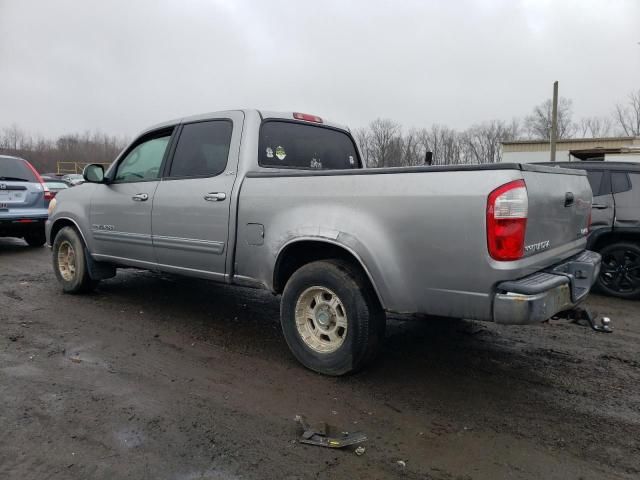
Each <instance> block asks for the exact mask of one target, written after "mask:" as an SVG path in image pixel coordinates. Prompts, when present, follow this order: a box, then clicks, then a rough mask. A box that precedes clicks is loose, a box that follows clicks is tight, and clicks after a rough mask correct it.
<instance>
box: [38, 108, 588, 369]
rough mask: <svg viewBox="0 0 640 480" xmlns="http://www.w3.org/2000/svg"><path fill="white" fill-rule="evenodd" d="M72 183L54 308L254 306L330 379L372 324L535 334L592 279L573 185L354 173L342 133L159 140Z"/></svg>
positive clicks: (453, 171) (257, 120)
mask: <svg viewBox="0 0 640 480" xmlns="http://www.w3.org/2000/svg"><path fill="white" fill-rule="evenodd" d="M85 177H86V180H87V183H85V184H84V185H82V186H81V187H77V188H71V189H69V190H66V191H63V192H61V193H60V194H59V195H58V197H56V199H54V200H53V201H52V203H51V209H50V217H49V220H48V221H47V236H48V238H49V242H50V243H51V245H52V247H53V266H54V272H55V275H56V277H57V279H58V281H59V282H60V284H61V286H62V288H63V289H64V291H66V292H69V293H75V292H82V291H87V290H90V289H91V288H93V287H94V286H95V285H96V283H97V282H98V281H99V280H100V279H103V278H109V277H111V276H113V275H115V273H116V267H138V268H144V269H150V270H156V271H164V272H170V273H176V274H183V275H187V276H193V277H200V278H206V279H211V280H214V281H218V282H224V283H232V284H237V285H244V286H252V287H257V288H266V289H268V290H270V291H272V292H274V293H276V294H282V300H281V325H282V329H283V332H284V337H285V339H286V341H287V344H288V345H289V347H290V349H291V351H292V352H293V354H294V355H295V356H296V358H297V359H298V360H299V361H300V362H301V363H302V364H304V365H305V366H307V367H308V368H310V369H312V370H315V371H317V372H322V373H325V374H330V375H341V374H344V373H347V372H350V371H353V370H357V369H359V368H361V367H362V366H364V365H365V364H366V363H367V362H368V361H370V360H371V359H372V358H373V357H374V356H375V354H376V353H377V351H378V350H379V348H380V345H381V342H382V339H383V336H384V331H385V325H386V323H385V322H386V316H385V312H402V313H414V312H416V313H425V314H431V315H438V316H448V317H454V318H470V319H477V320H487V321H495V322H499V323H503V324H526V323H539V322H543V321H545V320H547V319H548V318H550V317H551V316H553V315H555V314H556V313H558V312H561V311H566V310H570V309H572V308H573V307H575V306H576V305H577V304H579V303H580V302H581V301H583V300H584V299H585V298H586V296H587V295H588V293H589V290H590V288H591V286H592V284H593V281H595V278H596V276H597V273H598V269H599V268H600V255H598V254H597V253H594V252H589V251H586V250H585V245H586V237H587V233H588V220H589V214H590V211H591V208H590V207H591V189H590V188H589V182H588V181H587V177H586V174H585V173H584V172H578V171H575V170H570V169H555V168H548V167H542V166H534V165H520V164H501V163H499V164H485V165H453V166H437V167H408V168H380V169H367V168H365V166H364V165H363V163H362V160H361V158H360V155H359V153H358V149H357V147H356V144H355V142H354V140H353V137H352V136H351V134H350V133H349V130H348V129H346V128H345V127H342V126H340V125H337V124H334V123H330V122H326V121H325V120H323V119H321V118H319V117H317V116H315V115H307V114H300V113H275V112H265V111H262V112H259V111H256V110H242V111H241V110H238V111H229V112H218V113H213V114H207V115H201V116H197V117H192V118H187V119H182V120H178V121H173V122H167V123H165V124H163V125H160V126H157V127H154V128H152V129H150V130H148V131H146V132H144V133H143V134H142V135H140V136H139V137H138V138H137V139H136V140H135V141H134V142H133V143H132V144H131V145H130V146H129V147H128V148H127V149H126V150H125V151H124V152H123V153H122V154H121V155H120V157H119V158H118V159H117V160H116V162H114V163H113V164H112V166H111V167H110V168H109V170H108V171H107V172H106V173H105V172H104V170H103V167H102V166H101V165H89V166H87V167H86V169H85ZM557 225H564V226H565V228H557Z"/></svg>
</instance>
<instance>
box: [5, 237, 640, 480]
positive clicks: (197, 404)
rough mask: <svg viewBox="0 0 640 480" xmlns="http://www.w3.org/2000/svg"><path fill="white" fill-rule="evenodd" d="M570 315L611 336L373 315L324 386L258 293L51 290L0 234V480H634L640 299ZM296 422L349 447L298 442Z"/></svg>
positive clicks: (107, 286) (124, 285) (173, 287)
mask: <svg viewBox="0 0 640 480" xmlns="http://www.w3.org/2000/svg"><path fill="white" fill-rule="evenodd" d="M589 304H590V305H591V306H592V307H594V308H595V309H598V310H600V311H602V312H606V313H608V314H610V315H611V317H612V319H613V324H614V327H615V333H613V334H611V335H608V334H597V333H594V332H592V331H590V330H589V329H587V328H584V327H580V326H576V325H570V324H567V323H566V322H553V323H551V324H545V325H541V326H531V327H500V326H496V325H490V324H481V323H475V322H468V321H442V320H424V319H423V320H415V319H407V318H392V319H390V321H389V329H388V335H387V341H386V345H385V349H384V353H383V355H382V356H381V358H380V359H379V360H378V361H377V362H376V363H375V364H374V365H372V366H371V367H370V368H368V369H367V370H366V371H364V372H362V373H360V374H358V375H355V376H351V377H346V378H327V377H323V376H320V375H317V374H314V373H312V372H309V371H307V370H305V369H304V368H302V367H301V366H300V365H298V364H297V363H296V361H295V360H294V359H293V358H292V356H291V355H290V354H289V352H288V350H287V346H286V344H285V342H284V340H283V338H282V336H281V334H280V330H279V324H278V309H279V305H278V298H276V297H273V296H272V295H270V294H268V293H265V292H261V291H255V290H250V289H241V288H231V287H227V286H221V285H216V284H213V283H209V282H206V281H199V280H190V279H182V278H177V277H168V276H163V275H157V274H153V273H146V272H139V271H133V270H130V271H125V272H121V273H119V274H118V276H117V277H116V278H114V279H111V280H108V281H105V282H103V283H102V284H101V285H100V287H99V289H98V290H97V291H96V292H95V293H94V294H91V295H86V296H71V295H64V294H62V293H61V291H60V288H59V287H58V285H57V284H56V282H55V279H54V276H53V274H52V271H51V266H50V252H49V250H48V249H47V248H40V249H30V248H28V247H26V246H25V245H24V244H23V243H22V242H20V241H18V240H8V239H0V426H1V431H0V478H3V479H9V478H10V479H45V478H53V479H67V478H70V479H89V478H90V479H120V478H131V479H147V478H148V479H200V478H203V479H236V478H246V479H270V478H278V479H294V478H305V479H306V478H322V479H324V478H331V479H339V478H371V479H374V478H395V477H403V478H428V479H492V480H493V479H499V478H509V479H539V478H544V479H556V478H557V479H563V480H566V479H579V478H582V479H599V480H600V479H604V478H612V479H613V478H620V479H623V478H624V479H637V478H640V302H630V301H620V300H612V299H608V298H605V297H600V296H592V297H591V299H590V300H589ZM296 414H305V415H306V416H307V417H308V418H309V419H310V420H312V421H328V422H330V423H332V424H334V425H337V426H339V427H340V428H341V429H343V430H350V431H356V430H360V431H363V432H365V433H366V434H367V435H368V436H369V441H368V442H367V443H366V444H365V445H366V452H365V454H364V455H362V456H357V455H355V454H354V452H353V451H352V450H340V451H337V450H327V449H322V448H318V447H313V446H306V445H302V444H300V443H297V442H296V438H297V431H296V425H295V423H294V421H293V418H294V416H295V415H296ZM399 461H402V462H404V466H403V465H402V464H401V463H398V462H399Z"/></svg>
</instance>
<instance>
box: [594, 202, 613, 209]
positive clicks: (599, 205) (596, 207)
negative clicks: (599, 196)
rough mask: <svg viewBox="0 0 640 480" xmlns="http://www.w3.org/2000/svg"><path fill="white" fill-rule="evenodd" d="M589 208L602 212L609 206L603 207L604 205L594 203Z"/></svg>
mask: <svg viewBox="0 0 640 480" xmlns="http://www.w3.org/2000/svg"><path fill="white" fill-rule="evenodd" d="M591 208H595V209H596V210H604V209H605V208H609V205H605V204H604V203H594V204H593V205H591Z"/></svg>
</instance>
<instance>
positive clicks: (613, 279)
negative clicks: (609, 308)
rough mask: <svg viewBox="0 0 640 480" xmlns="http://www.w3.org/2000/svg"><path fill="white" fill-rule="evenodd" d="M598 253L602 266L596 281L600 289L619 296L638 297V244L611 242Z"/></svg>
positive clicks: (639, 250)
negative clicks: (600, 256)
mask: <svg viewBox="0 0 640 480" xmlns="http://www.w3.org/2000/svg"><path fill="white" fill-rule="evenodd" d="M600 254H601V255H602V267H601V269H600V276H599V277H598V282H597V286H598V288H599V289H600V291H602V292H603V293H605V294H607V295H611V296H614V297H619V298H627V299H634V298H640V246H638V245H637V244H635V243H630V242H619V243H612V244H611V245H607V246H606V247H605V248H603V249H602V250H601V251H600Z"/></svg>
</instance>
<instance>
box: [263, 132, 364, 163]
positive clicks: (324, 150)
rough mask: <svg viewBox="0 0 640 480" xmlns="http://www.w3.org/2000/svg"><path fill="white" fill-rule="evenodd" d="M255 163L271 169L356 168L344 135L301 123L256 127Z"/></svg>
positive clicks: (350, 144)
mask: <svg viewBox="0 0 640 480" xmlns="http://www.w3.org/2000/svg"><path fill="white" fill-rule="evenodd" d="M258 148H259V152H258V163H259V164H260V166H263V167H271V168H299V169H308V170H344V169H351V168H360V160H359V158H358V152H357V150H356V147H355V145H354V143H353V140H352V139H351V137H350V136H349V135H347V134H346V133H345V132H343V131H340V130H336V129H333V128H329V127H320V126H316V125H307V124H303V123H295V122H284V121H267V122H265V123H264V124H263V125H262V128H260V142H259V147H258Z"/></svg>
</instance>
